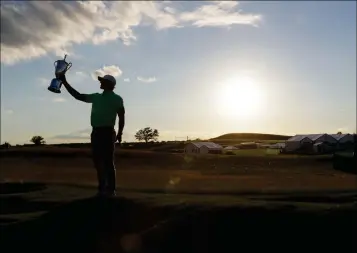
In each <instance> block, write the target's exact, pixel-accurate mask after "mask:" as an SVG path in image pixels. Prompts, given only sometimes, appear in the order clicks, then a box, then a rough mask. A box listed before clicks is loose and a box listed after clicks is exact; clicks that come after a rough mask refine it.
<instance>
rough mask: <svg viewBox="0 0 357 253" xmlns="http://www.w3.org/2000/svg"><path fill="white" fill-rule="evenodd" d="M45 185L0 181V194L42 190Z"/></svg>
mask: <svg viewBox="0 0 357 253" xmlns="http://www.w3.org/2000/svg"><path fill="white" fill-rule="evenodd" d="M45 189H46V185H45V184H42V183H29V182H26V183H0V195H3V194H16V193H27V192H33V191H42V190H45Z"/></svg>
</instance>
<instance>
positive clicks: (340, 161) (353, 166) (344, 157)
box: [333, 152, 357, 175]
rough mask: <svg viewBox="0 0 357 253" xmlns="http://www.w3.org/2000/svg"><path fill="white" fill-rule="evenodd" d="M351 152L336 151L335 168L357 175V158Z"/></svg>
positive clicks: (334, 157)
mask: <svg viewBox="0 0 357 253" xmlns="http://www.w3.org/2000/svg"><path fill="white" fill-rule="evenodd" d="M350 153H351V154H349V153H347V154H343V153H336V154H334V156H333V168H334V169H335V170H339V171H342V172H345V173H350V174H354V175H357V158H356V157H354V156H352V152H350Z"/></svg>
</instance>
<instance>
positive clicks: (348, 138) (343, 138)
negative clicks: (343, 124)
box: [331, 134, 353, 143]
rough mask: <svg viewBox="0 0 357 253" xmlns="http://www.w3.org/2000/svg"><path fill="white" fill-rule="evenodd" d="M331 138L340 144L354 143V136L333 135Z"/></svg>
mask: <svg viewBox="0 0 357 253" xmlns="http://www.w3.org/2000/svg"><path fill="white" fill-rule="evenodd" d="M331 136H332V137H333V138H335V139H336V140H337V142H338V143H347V142H353V135H352V134H331Z"/></svg>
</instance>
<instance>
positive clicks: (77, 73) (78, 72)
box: [75, 71, 87, 77]
mask: <svg viewBox="0 0 357 253" xmlns="http://www.w3.org/2000/svg"><path fill="white" fill-rule="evenodd" d="M75 74H76V75H77V76H79V77H87V74H86V73H84V72H82V71H77V72H76V73H75Z"/></svg>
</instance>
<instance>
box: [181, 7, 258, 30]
mask: <svg viewBox="0 0 357 253" xmlns="http://www.w3.org/2000/svg"><path fill="white" fill-rule="evenodd" d="M237 7H238V2H237V1H218V2H213V3H212V4H206V5H203V6H200V7H198V8H197V9H196V10H194V11H188V12H183V13H181V14H180V17H179V18H180V20H181V21H186V22H190V24H191V25H193V26H196V27H204V26H230V25H234V24H241V25H254V26H256V25H257V23H258V22H259V21H260V20H261V15H256V14H244V13H242V12H241V10H239V9H238V8H237Z"/></svg>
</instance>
